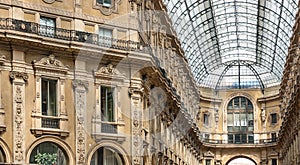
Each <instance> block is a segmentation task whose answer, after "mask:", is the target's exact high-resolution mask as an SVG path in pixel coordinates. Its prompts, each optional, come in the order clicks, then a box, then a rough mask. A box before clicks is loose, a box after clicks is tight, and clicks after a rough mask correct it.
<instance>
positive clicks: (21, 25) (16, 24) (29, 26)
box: [0, 18, 148, 52]
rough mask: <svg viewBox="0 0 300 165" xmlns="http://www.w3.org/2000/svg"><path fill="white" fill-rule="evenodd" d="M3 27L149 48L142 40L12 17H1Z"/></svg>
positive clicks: (134, 48) (130, 48)
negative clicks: (123, 38) (101, 34)
mask: <svg viewBox="0 0 300 165" xmlns="http://www.w3.org/2000/svg"><path fill="white" fill-rule="evenodd" d="M1 29H2V30H15V31H19V32H25V33H31V34H36V35H38V36H44V37H49V38H55V39H61V40H65V41H77V42H83V43H88V44H93V45H98V46H101V47H107V48H113V49H119V50H127V51H138V52H147V51H148V49H146V48H145V47H146V45H144V44H142V43H141V42H136V41H131V40H121V39H114V38H109V37H103V36H99V35H98V34H95V33H88V32H83V31H76V30H67V29H62V28H56V27H50V26H45V25H40V24H38V23H34V22H27V21H23V20H17V19H11V18H0V30H1Z"/></svg>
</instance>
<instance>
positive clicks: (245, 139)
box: [242, 134, 247, 143]
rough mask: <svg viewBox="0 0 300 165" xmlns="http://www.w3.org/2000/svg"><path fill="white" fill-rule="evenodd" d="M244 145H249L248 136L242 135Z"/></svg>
mask: <svg viewBox="0 0 300 165" xmlns="http://www.w3.org/2000/svg"><path fill="white" fill-rule="evenodd" d="M242 143H247V135H246V134H242Z"/></svg>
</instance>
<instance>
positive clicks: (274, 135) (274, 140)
mask: <svg viewBox="0 0 300 165" xmlns="http://www.w3.org/2000/svg"><path fill="white" fill-rule="evenodd" d="M271 136H272V142H276V139H277V137H276V133H272V134H271Z"/></svg>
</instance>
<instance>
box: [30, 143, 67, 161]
mask: <svg viewBox="0 0 300 165" xmlns="http://www.w3.org/2000/svg"><path fill="white" fill-rule="evenodd" d="M40 154H50V155H52V157H56V162H55V164H56V165H65V164H68V159H67V156H66V154H65V153H64V151H63V150H62V149H61V148H60V147H59V146H57V145H56V144H54V143H51V142H44V143H41V144H39V145H38V146H36V147H35V148H34V149H33V151H32V152H31V154H30V160H29V161H30V163H35V164H36V163H38V162H37V157H38V156H37V155H40ZM39 157H40V158H42V156H39ZM40 163H41V162H40Z"/></svg>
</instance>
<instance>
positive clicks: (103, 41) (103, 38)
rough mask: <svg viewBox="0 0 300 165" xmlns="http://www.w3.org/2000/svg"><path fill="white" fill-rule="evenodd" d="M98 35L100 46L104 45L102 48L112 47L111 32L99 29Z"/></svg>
mask: <svg viewBox="0 0 300 165" xmlns="http://www.w3.org/2000/svg"><path fill="white" fill-rule="evenodd" d="M98 35H99V44H100V45H104V46H111V45H112V30H110V29H105V28H99V31H98Z"/></svg>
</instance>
